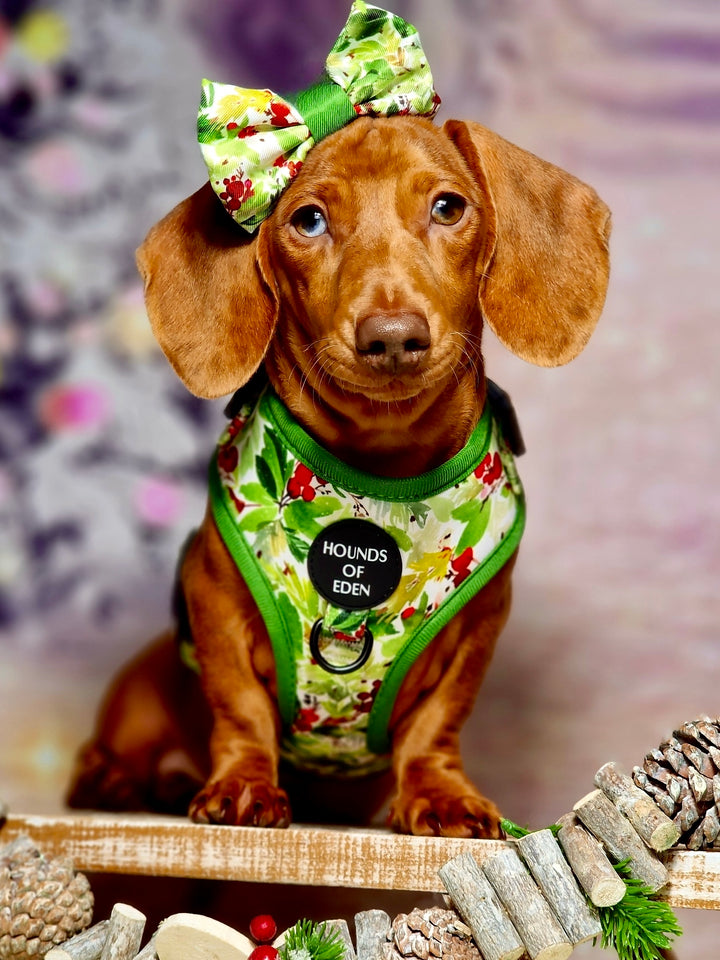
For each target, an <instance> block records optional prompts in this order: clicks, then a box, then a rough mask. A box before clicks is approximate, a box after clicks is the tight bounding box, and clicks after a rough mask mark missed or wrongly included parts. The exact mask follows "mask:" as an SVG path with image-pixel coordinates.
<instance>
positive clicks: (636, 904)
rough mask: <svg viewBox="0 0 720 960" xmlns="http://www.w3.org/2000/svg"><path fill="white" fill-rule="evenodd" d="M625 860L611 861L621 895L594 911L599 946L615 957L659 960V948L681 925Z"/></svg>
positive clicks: (667, 943)
mask: <svg viewBox="0 0 720 960" xmlns="http://www.w3.org/2000/svg"><path fill="white" fill-rule="evenodd" d="M627 864H628V861H627V860H623V861H622V862H621V863H616V864H614V866H615V870H616V871H617V873H618V874H619V875H620V876H621V877H622V879H623V880H624V882H625V887H626V890H625V896H624V897H623V898H622V900H621V901H620V902H619V903H616V904H615V906H613V907H602V908H600V909H599V910H598V914H599V917H600V923H601V925H602V939H601V942H600V945H601V946H602V947H612V948H613V949H614V950H615V951H616V952H617V955H618V960H661V958H662V954H661V953H660V950H666V949H667V948H668V947H669V946H671V940H670V938H671V937H679V936H680V935H681V934H682V928H681V927H680V924H679V923H678V921H677V918H676V916H675V914H674V913H673V912H672V910H671V908H670V907H669V906H668V904H667V903H664V902H663V901H662V900H658V899H657V898H656V896H655V894H654V893H653V891H652V890H651V889H650V887H647V886H645V884H644V883H643V882H642V880H636V879H635V877H633V876H631V874H630V870H629V869H628V866H627Z"/></svg>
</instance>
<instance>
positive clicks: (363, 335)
mask: <svg viewBox="0 0 720 960" xmlns="http://www.w3.org/2000/svg"><path fill="white" fill-rule="evenodd" d="M609 219H610V218H609V212H608V210H607V208H606V207H605V205H604V204H603V203H602V201H601V200H600V199H599V198H598V197H597V195H596V194H595V192H594V191H593V190H592V189H591V188H590V187H588V186H586V185H584V184H583V183H581V182H579V181H578V180H576V179H575V178H574V177H572V176H570V175H569V174H567V173H565V172H564V171H562V170H560V169H558V168H557V167H555V166H553V165H551V164H549V163H546V162H544V161H542V160H540V159H538V158H537V157H535V156H532V155H531V154H529V153H527V152H525V151H523V150H521V149H519V148H518V147H516V146H513V145H512V144H510V143H508V142H506V141H505V140H503V139H502V138H500V137H499V136H497V135H496V134H494V133H492V132H491V131H489V130H487V129H485V128H484V127H482V126H480V125H478V124H475V123H463V122H459V121H449V122H447V123H446V124H445V126H444V127H437V126H435V125H433V124H432V123H431V122H430V121H428V120H425V119H421V118H417V117H413V118H408V117H402V116H400V117H389V118H365V117H363V118H359V119H357V120H355V121H353V122H352V123H350V124H348V125H347V126H346V127H344V128H343V129H341V130H339V131H337V132H335V133H333V134H332V135H330V136H328V137H327V138H326V139H324V140H323V141H322V142H321V143H319V144H317V145H316V146H315V147H314V149H313V150H312V151H311V153H310V154H309V155H308V157H307V159H306V160H305V162H304V165H303V168H302V170H301V171H300V172H299V174H298V175H297V177H296V178H295V179H294V180H293V182H292V183H291V185H290V186H289V187H288V189H287V190H285V192H284V193H283V194H282V196H281V197H280V199H279V200H278V202H277V204H276V206H275V208H274V209H273V211H272V213H271V215H270V216H269V217H268V218H267V219H266V220H265V221H264V222H263V223H262V225H261V226H260V229H259V230H258V232H257V234H256V235H255V236H254V237H247V236H244V235H242V234H241V231H239V230H238V229H237V227H236V225H235V224H233V223H232V221H231V220H230V218H229V217H228V216H227V214H226V212H225V211H224V210H223V209H222V206H221V204H220V203H219V202H218V200H217V197H216V196H215V195H214V194H213V192H212V190H211V188H210V186H204V187H203V188H201V189H200V190H199V191H198V192H197V193H195V194H194V195H193V196H191V197H190V198H189V199H187V200H185V201H184V202H183V203H181V204H180V205H179V206H178V207H177V208H176V209H175V210H173V211H172V212H171V213H170V214H169V215H168V216H167V217H166V218H165V219H164V220H162V221H161V222H160V223H159V224H158V225H157V226H155V227H154V228H153V229H152V230H151V232H150V234H149V235H148V237H147V239H146V240H145V242H144V243H143V245H142V247H141V248H140V250H139V254H138V263H139V267H140V271H141V273H142V275H143V277H144V280H145V289H146V299H147V306H148V311H149V315H150V319H151V322H152V324H153V328H154V331H155V334H156V336H157V338H158V340H159V342H160V344H161V346H162V348H163V350H164V351H165V353H166V355H167V357H168V359H169V360H170V363H171V364H172V366H173V367H174V369H175V370H176V372H177V374H178V375H179V377H180V378H181V379H182V380H183V381H184V383H185V384H186V385H187V386H188V388H189V389H190V390H191V391H193V392H194V393H196V394H198V395H200V396H203V397H219V396H222V395H224V394H228V393H230V392H232V391H235V390H237V389H238V387H240V386H242V385H243V384H246V383H247V382H248V381H250V380H251V378H253V377H254V375H256V371H258V369H259V368H260V369H261V370H262V371H263V374H262V375H263V376H264V377H265V378H266V379H267V381H268V382H269V388H268V389H266V390H265V392H264V393H263V396H262V398H261V399H260V400H259V401H258V402H257V403H255V404H254V405H253V404H250V405H249V406H248V405H247V404H246V405H245V406H244V407H243V410H242V411H241V412H240V414H239V415H238V416H237V417H236V418H235V420H233V423H232V424H231V426H230V428H229V429H228V431H226V433H225V435H224V436H223V438H221V441H220V446H219V448H218V452H217V457H216V460H215V462H214V466H213V469H212V470H211V498H210V507H209V509H208V513H207V516H206V518H205V520H204V522H203V524H202V526H201V528H200V529H199V530H198V531H197V533H196V534H195V535H194V537H193V538H192V540H191V542H190V543H189V546H188V548H187V550H186V553H185V556H184V559H183V561H182V565H181V569H180V576H179V583H180V587H179V603H178V609H180V610H181V613H182V615H181V617H180V620H179V626H178V629H177V630H176V631H174V632H173V634H172V635H171V634H168V636H166V637H165V638H162V640H161V641H160V642H159V643H158V644H156V645H155V646H154V647H152V648H151V650H150V651H149V652H147V653H145V654H142V655H141V657H140V659H139V661H138V662H136V663H135V664H133V665H132V666H131V667H130V668H128V669H127V670H126V672H125V673H124V674H123V676H122V677H121V678H120V679H119V681H118V682H117V683H116V685H115V687H114V688H113V690H112V693H111V695H110V697H109V699H108V700H107V702H106V704H105V706H104V708H103V711H102V714H101V717H100V722H99V729H98V731H97V733H96V736H95V739H94V741H93V742H92V743H91V744H90V745H89V746H88V747H87V748H86V749H85V750H84V752H83V754H82V756H81V758H80V761H79V765H78V770H77V771H76V776H75V783H74V787H73V790H72V793H71V802H72V803H73V804H74V805H76V806H88V805H89V806H102V807H115V808H118V807H119V808H133V807H151V808H156V809H172V808H174V806H175V804H176V803H177V802H178V801H181V802H185V801H186V800H187V796H188V795H189V794H194V796H192V799H191V802H190V807H189V810H190V816H191V817H192V818H193V819H194V820H196V821H200V822H212V823H225V824H257V825H262V826H285V825H287V823H288V822H289V821H290V817H291V813H290V803H289V800H288V794H287V792H286V789H285V786H284V784H285V783H286V782H287V783H291V784H292V783H294V784H295V785H296V786H297V784H298V783H299V784H300V789H299V790H298V791H297V794H298V797H299V801H301V800H302V799H304V798H306V796H307V782H308V781H307V776H306V774H305V773H303V770H310V771H311V772H312V777H313V778H314V779H315V780H316V781H317V782H318V783H319V784H320V791H319V792H320V793H321V794H323V795H325V796H327V795H328V787H327V783H328V778H327V777H326V778H323V774H324V773H325V774H331V775H332V780H333V782H335V781H336V780H338V779H339V775H340V774H342V772H343V770H344V771H345V772H346V773H347V774H349V777H348V778H347V779H346V781H345V782H346V783H347V784H349V787H348V790H347V791H346V798H347V796H350V795H353V796H354V797H355V798H356V799H358V798H359V805H360V806H361V807H362V806H366V807H369V806H370V800H369V799H368V800H366V797H365V790H366V788H365V787H364V786H362V784H363V783H370V782H373V783H374V782H376V781H377V782H378V783H380V782H382V784H383V785H385V783H386V780H385V779H383V776H382V775H381V774H380V770H381V768H383V766H389V767H390V770H391V776H392V779H393V781H394V794H393V796H392V800H391V807H390V823H391V825H392V826H393V827H394V828H395V829H396V830H398V831H402V832H408V833H414V834H424V835H444V836H474V837H494V836H497V835H498V832H499V826H498V823H499V814H498V811H497V809H496V807H495V805H494V804H493V803H492V802H491V801H490V800H488V799H487V798H485V797H484V796H483V795H482V794H481V793H480V792H479V791H478V789H477V788H476V787H475V786H474V785H473V784H472V783H471V782H470V781H469V779H468V778H467V776H466V775H465V773H464V771H463V766H462V761H461V758H460V755H459V748H458V740H459V733H460V729H461V727H462V724H463V722H464V721H465V720H466V718H467V717H468V715H469V713H470V711H471V709H472V706H473V702H474V700H475V697H476V694H477V692H478V689H479V686H480V683H481V681H482V678H483V675H484V673H485V670H486V668H487V666H488V663H489V661H490V658H491V655H492V653H493V648H494V646H495V642H496V640H497V637H498V634H499V633H500V631H501V629H502V627H503V625H504V623H505V621H506V618H507V616H508V611H509V607H510V592H511V591H510V579H511V571H512V567H513V563H514V560H515V555H516V550H517V541H518V539H519V533H520V530H521V529H522V516H523V515H524V514H523V503H522V492H521V488H520V486H519V483H518V481H517V478H516V475H515V473H514V468H513V465H512V457H511V455H510V453H509V451H508V449H507V444H506V443H505V441H504V439H503V436H502V430H501V428H500V427H497V426H492V424H491V418H490V414H489V412H488V411H489V404H488V402H487V397H488V388H487V384H486V380H485V376H484V367H483V359H482V354H481V335H482V328H483V323H484V322H487V323H488V324H489V325H490V327H491V328H492V330H493V331H494V332H495V334H496V335H497V336H498V338H499V339H500V340H501V342H502V343H503V344H504V345H505V346H507V347H508V348H509V349H510V350H511V351H512V352H513V353H515V354H517V355H518V356H520V357H522V358H523V359H525V360H527V361H529V362H531V363H534V364H539V365H542V366H553V365H557V364H562V363H565V362H567V361H569V360H571V359H573V357H575V356H576V355H577V354H578V353H579V352H580V351H581V350H582V349H583V347H584V346H585V344H586V343H587V341H588V339H589V337H590V335H591V333H592V331H593V328H594V326H595V324H596V322H597V319H598V317H599V314H600V311H601V309H602V305H603V301H604V297H605V291H606V286H607V279H608V235H609ZM255 379H257V378H255ZM258 423H259V424H260V426H259V427H258ZM248 431H249V432H248ZM278 437H281V438H283V440H282V442H283V443H285V442H287V445H288V448H287V449H286V447H283V446H282V444H281V443H280V440H278ZM238 438H244V439H242V442H239V440H238ZM288 449H289V452H288ZM470 450H472V451H473V453H472V456H471V455H470V453H469V452H468V451H470ZM438 484H439V486H438ZM373 511H374V512H373ZM338 517H340V518H344V519H340V520H338ZM328 518H329V519H330V520H331V521H332V522H331V523H330V524H329V525H328V523H327V522H326V521H327V520H328ZM342 524H345V526H342ZM348 524H349V526H348ZM358 524H359V526H358ZM453 531H454V532H453ZM493 531H494V533H493ZM486 537H491V539H492V537H494V539H492V543H491V544H490V547H489V548H487V549H488V550H489V560H487V562H486V559H487V558H484V557H483V556H480V554H481V553H482V552H483V549H484V548H481V544H483V543H485V538H486ZM488 542H489V541H488ZM486 552H487V551H486ZM240 554H241V555H242V562H241V559H238V556H239V555H240ZM248 554H249V555H250V556H249V558H248ZM240 567H242V568H243V574H242V575H241V573H240V569H239V568H240ZM381 567H382V569H380V568H381ZM361 568H362V569H361ZM375 568H378V572H377V577H375V573H374V572H373V571H374V570H375ZM309 584H310V586H309ZM333 591H334V592H333ZM343 596H345V598H346V599H345V600H343ZM461 600H462V602H461ZM280 621H282V623H280ZM283 629H284V633H283ZM403 631H405V632H403ZM175 634H177V636H175ZM177 639H179V640H180V641H181V642H182V643H183V645H184V646H185V648H186V649H187V648H188V646H189V643H190V641H192V652H191V655H192V657H193V658H194V662H195V663H196V666H197V667H198V672H199V679H198V676H197V674H196V673H193V672H192V671H190V670H188V669H186V668H185V667H184V666H182V665H181V664H180V661H179V658H178V656H177V654H176V653H175V651H174V650H173V649H172V648H173V646H174V645H175V643H176V640H177ZM308 644H309V645H310V651H311V653H310V654H307V649H308ZM288 650H290V652H288ZM303 650H304V651H305V654H303ZM303 656H305V662H304V663H301V662H300V660H301V659H302V657H303ZM363 657H364V658H365V662H364V663H362V664H361V661H362V659H363ZM333 658H334V659H333ZM346 701H347V702H346ZM348 703H349V713H348V712H347V710H345V712H343V710H344V709H345V707H347V706H348ZM344 728H348V732H349V744H350V745H349V746H346V745H344V743H343V739H342V736H341V734H342V732H343V729H344ZM328 743H329V744H330V750H329V751H328V750H326V749H325V747H326V746H327V744H328ZM281 760H282V763H281ZM286 770H287V771H288V779H287V781H286V780H284V779H283V777H284V776H285V771H286ZM281 771H282V774H281ZM293 771H295V772H293ZM363 773H365V774H368V775H369V778H370V779H369V780H367V781H358V779H357V777H358V776H359V775H361V774H363ZM340 802H342V803H344V802H345V801H344V800H343V801H340ZM299 809H301V808H298V807H296V808H295V815H297V813H298V810H299ZM366 812H367V810H366ZM303 813H304V814H305V813H306V811H304V810H303ZM323 815H326V814H323ZM336 817H337V818H338V819H341V820H342V819H344V818H348V819H349V808H345V807H343V808H342V809H340V810H336Z"/></svg>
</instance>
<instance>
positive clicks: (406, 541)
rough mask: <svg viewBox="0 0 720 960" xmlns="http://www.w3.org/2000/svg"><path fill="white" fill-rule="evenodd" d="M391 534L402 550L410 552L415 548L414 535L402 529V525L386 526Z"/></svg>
mask: <svg viewBox="0 0 720 960" xmlns="http://www.w3.org/2000/svg"><path fill="white" fill-rule="evenodd" d="M385 529H386V530H387V532H388V533H389V534H390V536H391V537H392V538H393V540H394V541H395V543H396V544H397V545H398V546H399V547H400V549H401V550H405V551H406V552H407V553H409V552H410V551H411V550H412V548H413V542H412V537H410V535H409V534H408V533H407V532H406V531H405V530H403V529H402V527H391V526H387V527H386V528H385Z"/></svg>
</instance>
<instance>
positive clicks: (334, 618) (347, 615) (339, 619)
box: [325, 607, 367, 633]
mask: <svg viewBox="0 0 720 960" xmlns="http://www.w3.org/2000/svg"><path fill="white" fill-rule="evenodd" d="M328 613H330V619H329V620H328V619H327V614H325V629H326V630H340V631H342V632H343V633H354V632H355V631H356V630H357V629H359V628H360V627H361V626H362V625H363V623H365V620H366V619H367V612H366V611H365V610H340V609H338V608H333V607H328Z"/></svg>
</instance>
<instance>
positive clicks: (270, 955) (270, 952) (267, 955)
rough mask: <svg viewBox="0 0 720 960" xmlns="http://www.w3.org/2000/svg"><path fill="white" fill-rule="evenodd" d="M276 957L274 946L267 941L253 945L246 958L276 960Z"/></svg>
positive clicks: (251, 959)
mask: <svg viewBox="0 0 720 960" xmlns="http://www.w3.org/2000/svg"><path fill="white" fill-rule="evenodd" d="M277 957H278V952H277V950H276V949H275V947H273V946H271V945H270V944H269V943H262V944H261V945H260V946H259V947H255V949H254V950H253V952H252V953H251V954H250V956H249V957H248V960H277Z"/></svg>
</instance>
